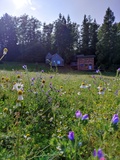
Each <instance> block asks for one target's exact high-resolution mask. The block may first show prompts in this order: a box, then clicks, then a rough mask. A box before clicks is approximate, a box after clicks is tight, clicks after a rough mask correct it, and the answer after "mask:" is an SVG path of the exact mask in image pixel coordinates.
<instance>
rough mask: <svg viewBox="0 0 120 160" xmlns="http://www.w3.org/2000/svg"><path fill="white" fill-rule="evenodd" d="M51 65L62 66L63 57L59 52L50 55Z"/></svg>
mask: <svg viewBox="0 0 120 160" xmlns="http://www.w3.org/2000/svg"><path fill="white" fill-rule="evenodd" d="M51 65H52V66H64V59H63V58H62V57H61V56H60V55H59V54H57V53H56V54H53V55H52V57H51Z"/></svg>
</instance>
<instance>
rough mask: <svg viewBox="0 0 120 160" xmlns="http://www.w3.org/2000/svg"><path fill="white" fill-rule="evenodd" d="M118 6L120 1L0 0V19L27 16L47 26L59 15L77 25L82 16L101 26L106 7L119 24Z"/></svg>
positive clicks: (80, 21)
mask: <svg viewBox="0 0 120 160" xmlns="http://www.w3.org/2000/svg"><path fill="white" fill-rule="evenodd" d="M119 6H120V0H0V17H2V16H3V15H4V14H5V13H8V14H9V15H10V16H17V17H19V16H21V15H23V14H27V15H29V16H30V17H31V16H32V17H35V18H37V19H38V20H39V21H41V22H42V23H44V22H46V24H49V23H53V22H54V21H55V20H57V19H58V18H59V13H61V14H62V15H63V16H64V17H65V18H67V16H68V15H69V16H70V18H71V22H76V23H77V24H79V25H82V21H83V18H84V15H86V16H89V15H90V16H91V18H92V19H93V20H94V19H96V21H97V23H98V24H102V23H103V19H104V16H105V13H106V10H107V8H108V7H110V9H111V10H112V11H113V13H114V16H115V22H120V7H119Z"/></svg>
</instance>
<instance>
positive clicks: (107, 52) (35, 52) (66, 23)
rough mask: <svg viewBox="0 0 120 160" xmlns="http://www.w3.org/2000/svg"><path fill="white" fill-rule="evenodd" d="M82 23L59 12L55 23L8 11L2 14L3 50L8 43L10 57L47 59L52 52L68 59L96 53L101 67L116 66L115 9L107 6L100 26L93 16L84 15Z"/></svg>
mask: <svg viewBox="0 0 120 160" xmlns="http://www.w3.org/2000/svg"><path fill="white" fill-rule="evenodd" d="M79 27H80V25H78V24H77V23H75V22H72V21H71V18H70V16H69V15H68V16H67V18H65V17H64V16H63V15H62V14H59V17H58V19H57V20H55V21H54V22H53V23H50V24H46V23H43V24H42V23H41V22H40V21H39V20H37V19H36V18H34V17H29V16H28V15H26V14H24V15H22V16H20V17H12V16H10V15H8V14H7V13H6V14H4V15H3V16H2V17H1V18H0V54H1V55H2V51H3V48H4V47H7V48H8V50H9V52H8V54H7V56H5V58H4V60H6V61H23V62H45V56H46V55H47V53H48V52H50V53H51V54H55V53H58V54H60V55H61V57H62V58H63V59H64V61H65V63H70V62H71V60H72V59H71V57H74V56H75V55H76V54H77V53H79V54H84V55H94V54H96V58H95V59H96V64H97V66H98V67H104V68H111V67H114V68H115V69H116V68H117V67H118V66H119V65H120V22H119V23H115V16H114V13H113V12H112V10H111V9H110V8H108V9H107V10H106V13H105V16H104V20H103V24H102V25H101V26H100V25H98V24H97V22H96V20H92V18H91V17H90V16H88V17H87V16H86V15H85V16H84V18H83V22H82V25H81V29H79Z"/></svg>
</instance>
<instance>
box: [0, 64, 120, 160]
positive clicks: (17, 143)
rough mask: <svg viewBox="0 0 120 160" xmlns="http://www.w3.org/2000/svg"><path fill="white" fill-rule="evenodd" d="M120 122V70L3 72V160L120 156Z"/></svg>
mask: <svg viewBox="0 0 120 160" xmlns="http://www.w3.org/2000/svg"><path fill="white" fill-rule="evenodd" d="M1 65H2V64H1ZM119 121H120V78H119V70H117V72H116V76H106V75H103V74H102V72H101V71H100V70H99V72H98V70H97V72H90V73H88V74H87V73H85V74H83V73H80V72H75V71H73V72H67V73H59V69H58V70H57V69H54V71H53V70H51V68H50V70H47V71H46V70H44V69H42V67H41V70H40V71H29V67H28V65H21V68H20V69H19V70H17V69H16V68H15V66H14V68H13V69H11V70H9V71H8V70H6V69H1V70H0V160H120V122H119Z"/></svg>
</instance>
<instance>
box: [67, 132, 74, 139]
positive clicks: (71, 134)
mask: <svg viewBox="0 0 120 160" xmlns="http://www.w3.org/2000/svg"><path fill="white" fill-rule="evenodd" d="M68 138H69V139H70V140H71V141H73V140H74V132H73V131H70V132H69V134H68Z"/></svg>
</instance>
